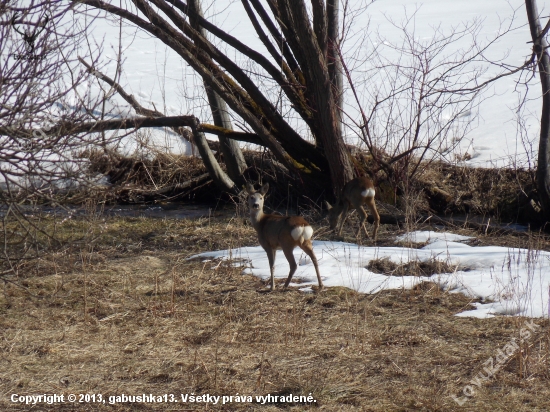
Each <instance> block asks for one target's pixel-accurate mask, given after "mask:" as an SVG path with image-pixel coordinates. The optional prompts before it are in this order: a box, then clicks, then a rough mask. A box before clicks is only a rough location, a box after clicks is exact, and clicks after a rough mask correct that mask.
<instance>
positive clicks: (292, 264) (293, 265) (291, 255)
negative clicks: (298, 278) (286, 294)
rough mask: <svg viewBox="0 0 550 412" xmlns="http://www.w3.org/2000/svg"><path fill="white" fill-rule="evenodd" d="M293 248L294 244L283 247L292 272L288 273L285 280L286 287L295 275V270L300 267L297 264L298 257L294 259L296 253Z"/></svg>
mask: <svg viewBox="0 0 550 412" xmlns="http://www.w3.org/2000/svg"><path fill="white" fill-rule="evenodd" d="M293 250H294V246H290V247H289V246H287V247H284V248H283V253H284V254H285V257H286V260H288V264H289V265H290V272H289V273H288V278H287V279H286V282H285V288H287V287H288V284H289V283H290V281H291V279H292V276H294V272H296V269H297V268H298V265H297V264H296V259H294V253H292V251H293Z"/></svg>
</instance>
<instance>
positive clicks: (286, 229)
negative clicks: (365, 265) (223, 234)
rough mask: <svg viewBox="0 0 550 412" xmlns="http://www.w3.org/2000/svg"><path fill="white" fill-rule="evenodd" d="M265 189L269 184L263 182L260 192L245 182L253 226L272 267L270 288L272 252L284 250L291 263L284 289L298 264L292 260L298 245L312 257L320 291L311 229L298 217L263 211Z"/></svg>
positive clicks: (273, 255) (272, 288)
mask: <svg viewBox="0 0 550 412" xmlns="http://www.w3.org/2000/svg"><path fill="white" fill-rule="evenodd" d="M268 189H269V183H266V184H264V185H263V186H262V187H261V189H260V190H259V191H256V190H254V186H252V185H251V184H250V183H248V184H247V186H246V189H245V190H246V192H247V193H248V207H249V208H250V220H251V222H252V226H254V229H256V232H257V233H258V240H259V242H260V245H261V246H262V247H263V248H264V250H265V253H267V259H268V260H269V268H270V270H271V289H270V290H271V291H273V290H274V289H275V280H274V278H273V272H274V269H275V254H276V253H277V249H283V253H284V254H285V257H286V260H288V263H289V265H290V273H289V274H288V278H287V280H286V282H285V288H286V287H288V284H289V283H290V280H291V279H292V275H294V272H296V268H297V267H298V266H297V265H296V260H295V259H294V254H293V253H292V252H293V250H294V248H295V247H296V246H298V247H300V248H301V249H302V250H303V251H304V252H306V254H307V255H308V256H309V257H310V258H311V261H312V262H313V266H315V272H316V273H317V280H318V281H319V290H321V289H322V288H323V281H322V280H321V275H320V274H319V266H318V265H317V258H316V257H315V253H313V246H312V244H311V237H312V236H313V228H312V227H311V226H310V225H309V223H308V222H307V221H306V220H305V219H304V218H303V217H301V216H279V215H268V214H265V213H264V211H263V209H264V197H265V194H266V193H267V190H268Z"/></svg>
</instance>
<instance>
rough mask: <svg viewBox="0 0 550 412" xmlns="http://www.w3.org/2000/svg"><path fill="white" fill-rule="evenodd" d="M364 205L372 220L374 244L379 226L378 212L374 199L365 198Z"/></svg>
mask: <svg viewBox="0 0 550 412" xmlns="http://www.w3.org/2000/svg"><path fill="white" fill-rule="evenodd" d="M365 203H366V205H367V207H368V209H369V211H370V214H371V215H372V217H373V218H374V229H373V231H372V237H373V239H374V243H376V235H377V234H378V227H379V226H380V215H379V214H378V210H377V209H376V204H375V203H374V197H369V198H367V200H366V202H365Z"/></svg>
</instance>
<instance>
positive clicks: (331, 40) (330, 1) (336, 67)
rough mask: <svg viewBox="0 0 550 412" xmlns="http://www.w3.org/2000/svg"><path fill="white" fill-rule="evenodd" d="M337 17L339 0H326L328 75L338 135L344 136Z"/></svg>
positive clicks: (342, 89)
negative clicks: (334, 105) (332, 94)
mask: <svg viewBox="0 0 550 412" xmlns="http://www.w3.org/2000/svg"><path fill="white" fill-rule="evenodd" d="M339 15H340V0H327V21H328V24H327V31H328V50H327V53H328V59H327V60H328V75H329V78H330V82H331V83H332V90H333V92H334V101H335V103H336V109H337V114H338V122H339V123H340V134H342V136H343V135H344V127H343V122H342V110H343V105H344V80H343V73H342V62H341V61H340V53H338V50H339V48H340V38H339V37H338V36H339V28H340V25H339V20H338V19H339Z"/></svg>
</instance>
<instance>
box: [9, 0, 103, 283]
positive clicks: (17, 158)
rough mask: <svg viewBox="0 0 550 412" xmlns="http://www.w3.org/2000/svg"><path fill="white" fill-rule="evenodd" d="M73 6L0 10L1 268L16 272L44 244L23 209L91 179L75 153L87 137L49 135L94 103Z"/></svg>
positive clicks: (43, 233) (76, 119) (75, 120)
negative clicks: (79, 53) (80, 54)
mask: <svg viewBox="0 0 550 412" xmlns="http://www.w3.org/2000/svg"><path fill="white" fill-rule="evenodd" d="M72 7H73V6H72V5H70V4H69V5H67V3H63V2H60V1H59V2H49V3H47V4H44V3H42V2H40V3H37V2H29V3H26V4H25V5H24V6H19V5H18V4H17V3H15V2H13V3H6V4H5V3H3V8H2V10H1V12H2V13H1V15H0V50H1V55H0V56H1V58H0V215H1V219H2V225H1V230H2V232H3V233H2V234H3V247H2V248H1V250H2V252H1V254H0V264H1V267H0V273H4V274H13V273H16V272H17V268H18V265H19V263H20V262H21V261H22V259H25V258H26V257H27V256H28V255H29V254H32V253H37V252H38V251H40V250H41V249H42V247H43V246H42V245H43V243H41V242H43V241H44V236H46V235H47V234H48V233H47V232H48V231H46V230H45V229H43V228H41V227H40V226H39V225H36V222H35V221H34V220H33V219H32V218H30V217H29V216H27V214H26V213H25V210H26V209H25V208H26V207H28V206H30V205H33V204H36V203H41V204H47V203H49V204H52V203H54V202H59V201H60V197H61V198H62V197H63V194H64V193H67V190H66V189H70V188H71V187H72V186H73V185H74V184H75V183H76V182H77V181H78V182H80V183H81V184H83V183H84V184H85V183H87V182H88V183H89V182H90V181H89V179H88V176H86V174H85V172H84V169H85V168H83V167H82V166H84V163H85V160H84V159H82V158H80V157H79V156H78V155H79V153H80V152H81V151H82V150H84V149H85V148H86V147H89V146H90V145H91V144H92V143H93V141H92V140H90V139H88V138H87V135H81V136H80V137H75V136H74V135H73V134H72V133H71V132H70V130H68V131H67V133H55V130H57V129H59V125H60V124H62V123H65V124H72V125H74V124H79V123H82V122H83V121H84V120H85V119H89V114H88V113H87V112H86V111H85V110H86V109H90V108H91V109H93V108H94V102H93V101H92V100H90V99H89V98H88V96H87V95H86V92H85V87H84V88H83V86H84V85H85V80H86V78H87V77H88V76H89V75H88V74H87V73H86V72H85V70H82V69H79V68H78V66H80V64H79V63H78V61H77V59H76V54H77V51H78V47H79V45H80V44H82V41H83V40H84V39H85V37H84V35H83V34H84V33H83V32H84V30H83V29H84V28H83V27H82V25H81V24H82V21H81V20H79V19H76V18H71V13H69V11H71V9H72ZM95 52H96V50H94V54H96V53H95ZM54 193H57V194H54ZM40 234H41V235H40ZM41 236H42V241H40V240H39V239H40V237H41Z"/></svg>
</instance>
